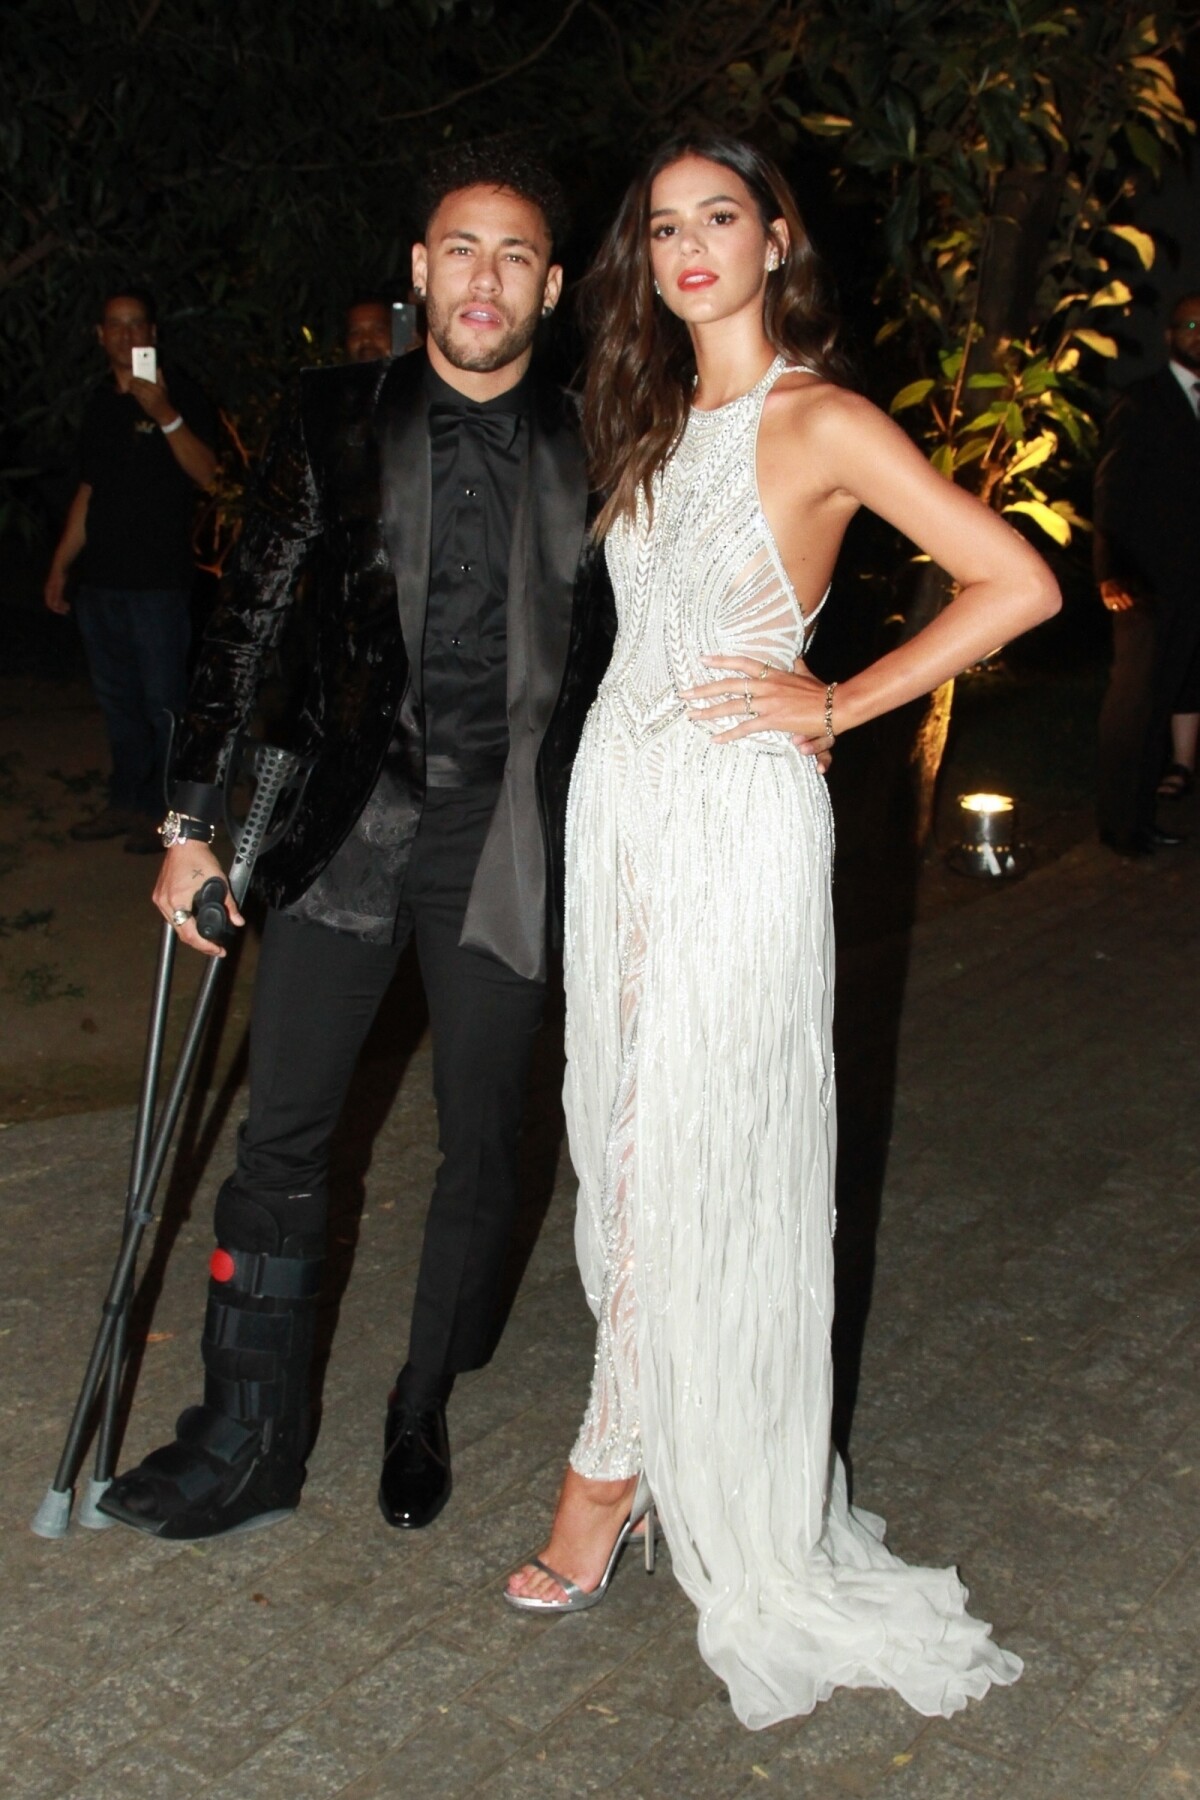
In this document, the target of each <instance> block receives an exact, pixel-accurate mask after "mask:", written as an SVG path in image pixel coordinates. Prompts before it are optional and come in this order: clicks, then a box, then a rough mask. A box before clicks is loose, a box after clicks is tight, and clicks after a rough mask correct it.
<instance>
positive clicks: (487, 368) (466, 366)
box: [425, 295, 539, 375]
mask: <svg viewBox="0 0 1200 1800" xmlns="http://www.w3.org/2000/svg"><path fill="white" fill-rule="evenodd" d="M538 316H539V315H538V314H537V313H534V314H533V315H532V317H530V318H528V319H520V320H518V321H517V323H516V324H515V325H510V326H509V328H508V330H507V331H506V332H505V333H504V335H503V337H501V339H500V341H499V343H496V344H493V345H492V346H491V347H490V349H486V350H483V349H481V350H474V351H473V350H471V349H470V348H469V347H466V346H463V345H460V344H456V343H455V342H454V341H453V340H452V338H451V336H450V327H451V326H452V325H453V323H454V314H453V313H450V314H449V315H447V314H445V313H443V312H442V311H441V309H440V308H439V306H438V305H437V302H436V301H435V300H434V298H433V296H432V295H427V296H426V300H425V324H426V327H427V329H428V331H429V335H430V337H431V338H432V339H433V341H434V343H435V344H436V345H437V347H438V349H439V350H440V351H441V353H442V355H443V356H444V357H445V359H446V361H447V362H448V363H450V364H451V366H452V367H453V368H455V369H463V370H466V371H467V372H468V373H470V374H472V375H490V374H491V373H492V371H493V370H495V369H504V368H507V366H508V364H509V363H514V362H516V360H517V358H518V357H520V356H523V355H524V354H525V352H526V350H528V348H529V346H530V344H532V342H533V339H534V333H535V332H536V331H537V328H538Z"/></svg>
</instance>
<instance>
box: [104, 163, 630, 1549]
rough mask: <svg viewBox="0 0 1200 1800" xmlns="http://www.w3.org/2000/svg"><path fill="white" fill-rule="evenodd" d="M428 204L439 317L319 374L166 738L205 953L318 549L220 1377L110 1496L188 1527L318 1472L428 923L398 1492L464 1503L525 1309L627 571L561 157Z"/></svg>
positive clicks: (392, 1482) (481, 174)
mask: <svg viewBox="0 0 1200 1800" xmlns="http://www.w3.org/2000/svg"><path fill="white" fill-rule="evenodd" d="M423 212H424V219H425V233H424V241H423V242H422V243H420V244H418V245H417V246H416V247H415V249H414V252H413V271H414V281H415V284H416V287H417V289H418V291H419V292H421V294H422V297H423V298H424V300H425V303H426V311H427V319H428V333H429V340H428V344H427V347H426V350H425V351H424V352H416V353H414V354H412V355H409V356H403V357H397V358H396V359H394V360H393V361H390V362H364V363H357V364H350V365H348V366H343V367H340V368H336V369H323V370H316V371H310V372H308V373H307V374H305V375H304V376H303V377H302V379H301V382H300V391H299V396H298V401H297V404H296V406H295V408H294V410H293V413H292V415H291V416H290V418H288V419H287V420H286V421H285V423H284V424H283V426H282V427H281V429H280V431H279V433H278V434H277V439H276V442H275V445H274V449H273V454H272V456H271V457H270V459H269V464H268V467H267V469H266V470H265V472H264V478H263V482H262V486H261V493H260V496H259V500H258V505H257V508H256V510H255V511H254V513H253V515H252V517H251V519H250V520H249V521H248V523H247V528H246V532H245V535H244V539H243V543H242V546H241V549H240V556H239V564H238V569H237V571H236V573H235V575H234V577H233V579H232V582H231V585H230V588H229V590H228V592H227V594H226V596H225V598H224V602H223V605H222V606H221V608H220V609H219V611H218V613H217V616H216V617H215V618H214V620H213V623H212V625H211V627H210V630H209V633H208V636H207V639H206V644H205V648H204V651H203V653H202V656H201V660H200V664H199V667H198V671H197V675H196V679H195V682H194V685H193V688H192V693H191V697H190V703H189V709H188V712H187V715H186V717H185V719H184V721H183V725H182V730H181V732H180V736H179V741H178V746H177V752H176V757H175V762H174V766H173V774H174V776H175V778H176V779H175V785H174V788H173V790H172V792H173V804H174V811H173V813H172V814H170V815H168V824H167V830H166V835H167V836H168V837H170V836H172V835H173V834H174V833H176V832H178V833H179V838H178V841H176V842H175V843H174V845H173V847H170V848H168V850H167V853H166V856H165V859H164V866H163V871H162V875H161V877H160V880H159V883H158V886H157V888H156V890H155V901H156V904H157V905H158V907H159V910H160V911H161V912H162V913H163V914H164V916H165V917H167V918H169V919H171V920H172V922H173V923H175V924H176V926H177V929H178V931H179V936H180V939H181V940H182V941H183V942H185V943H187V944H190V945H191V946H192V947H193V948H195V949H198V950H204V949H209V950H210V953H211V946H206V945H205V944H204V943H203V941H202V940H201V939H200V938H199V937H198V936H197V934H196V931H195V927H194V925H193V924H192V923H191V922H190V919H189V917H188V908H189V906H190V903H191V898H192V896H193V894H194V892H195V890H196V888H197V887H198V886H199V885H200V883H201V882H202V881H203V880H205V879H206V878H207V877H208V876H209V875H211V874H212V873H213V872H214V871H215V870H216V868H217V865H216V862H215V860H214V858H213V856H212V853H211V851H210V850H209V849H208V848H207V844H208V842H209V841H211V836H212V831H211V820H212V819H213V818H214V816H215V803H216V796H217V788H216V786H215V783H216V781H217V778H218V776H219V773H220V768H221V762H222V757H223V755H224V754H225V753H226V750H225V747H226V745H227V743H228V738H229V733H230V731H231V729H232V728H235V727H237V726H239V725H240V724H241V723H242V722H243V721H244V720H245V719H246V717H247V716H248V714H249V712H250V709H251V707H252V704H253V700H254V695H255V691H256V687H257V683H258V680H259V676H260V673H261V670H262V666H263V661H264V658H265V656H266V654H267V651H268V649H269V648H270V646H271V645H272V644H273V643H274V641H275V640H276V638H277V636H278V634H279V629H280V626H281V623H282V621H283V619H284V616H285V614H286V612H287V610H288V607H289V604H290V603H291V601H292V598H293V595H294V593H295V590H296V584H297V581H298V579H299V576H300V574H301V572H302V571H303V570H307V571H308V582H309V586H310V589H311V592H312V593H313V594H315V595H316V596H317V599H318V605H317V613H316V618H315V627H314V628H315V643H316V648H315V653H314V656H313V659H312V661H313V665H314V666H313V668H312V671H311V681H310V685H309V691H308V695H307V698H306V699H305V701H304V703H303V705H302V706H301V707H300V708H299V711H298V716H297V718H296V719H295V721H294V723H295V727H296V730H295V746H296V747H299V748H303V749H304V750H306V751H308V752H309V753H311V754H313V755H314V756H315V763H314V766H313V769H312V773H311V775H310V777H309V780H308V785H307V787H306V789H305V792H304V797H303V801H302V804H301V806H300V808H299V810H298V813H297V816H296V819H295V821H294V824H293V826H292V828H291V829H290V831H289V833H288V836H287V838H286V840H285V841H284V843H283V844H282V845H281V846H280V847H279V848H277V849H276V850H275V851H273V852H272V853H271V854H269V855H267V856H266V857H264V858H263V860H262V861H261V863H260V865H259V875H260V886H261V889H262V892H263V893H264V895H265V897H266V899H267V900H268V902H269V904H270V912H269V914H268V919H267V924H266V929H265V932H264V936H263V945H262V954H261V960H260V964H259V971H258V978H257V983H256V988H255V997H254V1009H253V1016H252V1022H251V1063H250V1111H249V1116H248V1118H247V1119H246V1121H245V1123H244V1124H243V1126H242V1129H241V1134H240V1141H239V1148H238V1158H237V1168H236V1170H235V1172H234V1174H233V1175H232V1176H231V1177H230V1178H229V1179H228V1180H227V1181H226V1182H225V1184H224V1186H223V1187H222V1188H221V1190H220V1193H219V1195H218V1198H217V1204H216V1215H215V1221H214V1224H215V1231H216V1237H217V1249H216V1251H215V1252H214V1254H213V1259H212V1263H211V1265H210V1273H211V1280H210V1283H209V1301H208V1313H207V1317H206V1321H205V1327H204V1335H203V1339H202V1345H201V1348H202V1353H203V1359H204V1366H205V1389H204V1402H203V1404H202V1405H200V1406H196V1407H191V1408H189V1409H188V1411H187V1412H185V1413H184V1414H183V1415H182V1417H181V1418H180V1420H179V1422H178V1425H177V1427H176V1438H175V1441H174V1442H173V1443H170V1444H168V1445H166V1446H164V1447H163V1448H162V1449H159V1450H157V1451H155V1452H154V1453H153V1454H152V1455H151V1456H149V1457H148V1458H147V1459H146V1461H145V1462H144V1463H142V1464H140V1465H139V1466H138V1467H137V1468H136V1469H133V1470H132V1471H130V1472H129V1473H127V1474H125V1475H122V1476H119V1477H118V1478H117V1479H116V1481H115V1482H114V1483H113V1484H112V1486H111V1487H110V1488H109V1490H108V1492H107V1494H106V1495H105V1497H104V1500H103V1509H104V1511H105V1512H107V1513H108V1514H110V1516H112V1517H113V1518H115V1519H118V1520H120V1521H122V1522H123V1523H125V1524H128V1525H133V1526H135V1527H137V1528H139V1529H141V1530H144V1531H148V1532H151V1533H154V1534H157V1535H160V1536H162V1537H166V1538H172V1539H176V1540H184V1541H190V1540H193V1539H198V1538H206V1537H215V1536H219V1535H221V1534H222V1533H224V1532H227V1531H230V1530H239V1529H246V1528H248V1527H251V1526H255V1525H263V1524H269V1523H272V1522H273V1521H274V1520H275V1519H276V1518H279V1517H282V1516H285V1515H286V1514H287V1513H288V1512H290V1511H291V1510H292V1509H293V1508H294V1507H295V1506H296V1504H297V1501H298V1499H299V1495H300V1489H301V1486H302V1483H303V1479H304V1460H305V1456H306V1454H307V1452H308V1448H309V1422H308V1383H309V1365H310V1360H311V1348H312V1336H313V1312H314V1308H315V1305H316V1300H317V1296H318V1293H319V1290H320V1281H321V1269H322V1260H323V1257H324V1243H325V1229H326V1201H327V1195H326V1186H327V1162H328V1148H329V1142H330V1138H331V1135H332V1132H333V1129H334V1126H335V1124H336V1121H337V1118H338V1114H339V1112H340V1110H341V1106H342V1102H343V1099H344V1096H345V1093H346V1090H347V1087H348V1085H349V1081H350V1077H351V1074H352V1071H353V1068H354V1064H355V1061H356V1059H357V1056H358V1052H359V1049H360V1047H361V1045H362V1042H363V1039H364V1037H365V1036H366V1033H367V1030H368V1028H369V1026H370V1023H371V1020H372V1018H373V1017H374V1014H375V1012H376V1009H377V1007H378V1005H379V1002H380V1000H381V999H382V997H383V994H384V992H385V990H386V988H387V986H388V984H389V982H390V981H391V978H392V975H393V973H394V971H395V968H396V964H397V962H398V960H399V957H400V954H401V951H402V949H403V947H404V945H405V944H406V942H407V941H408V939H409V938H410V937H414V938H415V941H416V948H417V953H418V957H419V960H420V964H421V970H422V975H423V979H424V984H425V990H426V995H427V998H428V1002H429V1009H430V1017H431V1023H432V1028H433V1041H434V1087H435V1096H436V1101H437V1109H438V1124H439V1140H440V1148H441V1150H442V1153H443V1161H442V1164H441V1167H440V1169H439V1171H438V1175H437V1179H436V1183H435V1187H434V1192H433V1198H432V1202H431V1205H430V1211H429V1216H428V1220H427V1224H426V1230H425V1239H424V1245H423V1251H422V1258H421V1265H420V1273H419V1277H418V1282H417V1291H416V1299H415V1303H414V1308H413V1318H412V1332H411V1338H410V1344H409V1355H408V1360H407V1362H406V1363H405V1365H404V1367H403V1369H402V1370H401V1372H400V1375H399V1376H398V1378H397V1381H396V1385H395V1387H394V1389H393V1391H392V1393H391V1394H390V1395H389V1399H388V1408H387V1417H386V1425H385V1436H384V1443H385V1454H384V1462H383V1470H382V1475H381V1481H380V1493H379V1499H380V1505H381V1508H382V1511H383V1514H384V1517H385V1518H386V1519H387V1520H388V1522H389V1524H392V1525H397V1526H406V1527H419V1526H423V1525H426V1524H428V1523H429V1522H430V1521H431V1520H432V1519H433V1518H434V1517H435V1516H436V1515H437V1513H438V1512H439V1511H440V1510H441V1508H442V1506H443V1505H444V1504H445V1501H446V1499H447V1497H448V1495H449V1491H450V1455H449V1445H448V1439H447V1433H446V1401H447V1399H448V1397H449V1393H450V1389H451V1386H452V1384H453V1381H454V1377H455V1375H456V1374H457V1373H458V1372H459V1371H460V1370H465V1369H473V1368H478V1367H480V1366H481V1365H482V1364H484V1363H486V1362H487V1361H488V1359H489V1358H490V1356H491V1354H492V1351H493V1348H494V1344H495V1338H496V1334H497V1330H498V1320H497V1301H498V1288H499V1285H500V1278H501V1273H502V1268H503V1264H504V1260H505V1254H506V1250H507V1245H508V1239H509V1232H510V1224H511V1220H512V1216H513V1211H514V1207H515V1202H516V1186H517V1184H516V1158H517V1138H518V1131H519V1125H520V1118H521V1111H522V1106H523V1101H524V1092H525V1085H526V1078H527V1071H528V1064H529V1057H530V1050H531V1046H532V1040H533V1036H534V1033H535V1031H536V1029H537V1026H538V1023H539V1020H540V1016H541V1012H542V1002H543V995H544V990H545V982H546V973H547V938H548V934H550V935H552V933H553V926H554V919H555V917H556V913H557V881H558V866H559V860H560V849H559V845H560V835H561V816H562V812H563V806H564V800H565V791H566V783H567V777H568V774H569V768H570V762H571V759H572V757H573V755H574V749H575V745H576V742H577V740H578V733H579V730H580V728H581V726H582V719H583V714H584V712H585V711H586V708H587V705H588V704H589V703H590V699H591V696H592V694H593V693H594V691H595V686H596V683H597V681H598V679H599V675H600V673H601V672H602V670H603V666H604V662H605V661H606V659H607V653H608V649H609V647H610V644H611V627H610V618H609V613H610V607H611V596H610V595H609V594H608V593H607V590H606V588H605V587H604V585H603V582H602V580H601V579H600V578H599V576H598V575H597V578H596V580H595V581H594V582H593V581H592V573H593V570H594V568H595V564H594V563H593V560H592V559H591V558H589V557H585V556H584V549H585V532H586V523H587V481H586V475H585V467H584V458H583V451H582V447H581V444H580V440H579V435H578V430H577V427H576V424H575V420H574V415H573V412H572V410H571V408H570V407H569V405H568V403H567V402H566V400H565V397H564V396H563V395H562V394H561V393H560V392H559V391H558V390H557V389H554V388H553V387H548V386H546V385H545V384H544V383H543V382H540V381H539V379H538V375H537V371H536V368H532V367H531V360H532V351H533V340H534V336H535V333H536V329H537V326H538V323H539V320H540V319H541V318H542V317H543V316H546V315H548V314H549V313H550V312H551V311H552V310H553V308H554V306H555V304H556V303H557V301H558V298H559V294H560V290H561V283H562V272H561V269H560V268H559V267H558V266H557V264H555V263H554V261H553V260H552V256H553V244H554V240H555V236H556V234H557V232H558V230H559V229H560V221H561V200H560V196H559V194H558V190H557V189H556V187H555V186H554V184H553V183H552V182H551V181H550V179H549V178H548V177H547V176H546V175H545V173H544V172H543V171H541V170H539V169H538V168H537V167H536V166H535V165H533V164H531V163H529V162H528V161H526V160H525V159H523V158H521V157H517V156H513V155H509V154H508V153H505V152H492V151H490V150H487V149H480V150H473V149H471V148H470V147H467V148H466V149H465V150H463V151H459V152H457V153H455V154H453V155H452V156H451V157H450V158H449V159H448V160H445V161H443V163H442V164H441V166H440V167H439V168H437V169H436V170H435V171H434V172H433V175H432V177H431V181H430V184H429V189H428V193H427V196H426V198H425V203H424V209H423ZM230 913H231V917H232V918H233V919H234V922H235V923H240V922H241V921H240V919H239V918H238V916H237V915H236V913H235V912H234V911H233V908H232V905H231V906H230Z"/></svg>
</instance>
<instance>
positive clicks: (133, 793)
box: [45, 287, 217, 852]
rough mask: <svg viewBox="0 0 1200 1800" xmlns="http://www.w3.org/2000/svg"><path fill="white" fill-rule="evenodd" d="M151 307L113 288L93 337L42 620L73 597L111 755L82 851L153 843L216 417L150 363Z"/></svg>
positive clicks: (189, 389) (77, 829)
mask: <svg viewBox="0 0 1200 1800" xmlns="http://www.w3.org/2000/svg"><path fill="white" fill-rule="evenodd" d="M156 330H157V328H156V321H155V306H154V300H153V297H152V296H151V295H150V294H149V293H147V292H145V291H144V290H143V289H141V288H137V287H126V288H121V289H118V290H117V291H116V292H114V293H111V294H109V295H108V296H107V297H106V298H105V300H104V303H103V306H102V308H101V316H100V321H99V323H98V324H97V326H96V338H97V342H98V343H99V345H100V348H101V349H102V350H103V352H104V354H105V356H106V357H107V359H108V368H109V373H108V377H107V378H106V379H105V380H104V381H102V382H101V383H100V384H99V385H98V386H97V388H96V389H95V391H94V392H93V394H92V395H91V397H90V398H89V400H88V403H87V406H86V409H85V411H84V416H83V429H82V434H81V442H80V481H79V486H78V487H77V489H76V491H75V497H74V499H73V500H72V502H71V505H70V509H69V511H68V513H67V520H66V524H65V526H64V528H63V533H62V537H61V538H60V539H59V542H58V547H57V548H56V550H55V552H54V557H53V560H52V562H51V564H50V572H49V574H48V576H47V578H46V586H45V601H46V605H47V606H48V607H49V609H50V611H51V612H54V613H67V612H70V611H71V602H69V601H68V599H67V594H66V589H67V576H68V573H69V572H74V573H76V574H78V575H79V577H80V586H79V588H78V590H77V592H76V594H75V597H74V610H75V617H76V621H77V623H78V625H79V633H80V636H81V637H82V639H83V645H84V650H85V652H86V655H87V660H88V672H89V674H90V675H91V678H92V686H93V688H94V690H95V694H96V698H97V700H98V701H99V703H100V708H101V711H102V712H103V714H104V723H105V728H106V731H107V733H108V741H109V751H110V754H111V757H112V779H111V782H110V786H109V797H108V804H107V805H106V806H105V807H104V809H103V810H102V811H101V812H99V813H97V814H96V815H95V816H94V817H93V818H90V819H83V820H80V822H79V823H78V824H76V825H74V826H73V827H72V828H71V836H72V837H73V838H75V839H76V840H78V841H81V842H84V843H87V842H92V841H95V840H98V839H101V838H112V837H122V836H123V837H124V838H125V848H126V850H130V851H134V852H148V851H154V850H158V849H161V843H160V841H159V837H158V834H157V829H156V828H157V824H158V820H159V818H160V817H161V815H162V794H163V775H164V770H165V762H166V751H167V743H168V739H169V735H170V715H171V714H172V713H177V712H179V711H181V710H182V707H183V702H184V699H185V697H186V694H187V651H188V638H189V632H190V626H189V608H190V599H191V587H192V579H193V575H194V560H193V556H192V547H191V536H192V519H193V515H194V512H195V502H196V491H197V489H198V488H205V487H207V486H208V485H209V483H210V482H211V481H212V479H213V476H214V475H215V473H216V468H217V459H216V455H215V453H214V450H213V445H214V443H215V442H216V419H215V416H214V414H213V410H212V408H211V406H210V405H209V403H208V401H207V400H206V399H205V397H204V395H203V394H202V393H201V392H200V389H199V388H198V387H197V386H196V385H195V383H194V382H192V381H189V380H188V378H187V377H186V376H185V375H184V374H182V373H181V372H180V371H178V370H173V371H172V373H171V377H170V381H169V383H168V380H167V378H166V376H165V375H164V373H163V371H162V369H161V368H160V367H159V366H158V360H157V351H156V346H155V338H156Z"/></svg>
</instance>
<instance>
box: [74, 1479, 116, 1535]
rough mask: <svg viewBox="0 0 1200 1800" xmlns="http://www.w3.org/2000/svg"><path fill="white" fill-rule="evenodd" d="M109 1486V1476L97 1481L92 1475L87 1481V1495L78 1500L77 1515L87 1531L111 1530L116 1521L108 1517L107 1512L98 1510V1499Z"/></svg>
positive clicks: (110, 1480) (110, 1484)
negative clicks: (104, 1479) (105, 1479)
mask: <svg viewBox="0 0 1200 1800" xmlns="http://www.w3.org/2000/svg"><path fill="white" fill-rule="evenodd" d="M111 1486H112V1477H111V1476H110V1477H109V1478H108V1480H107V1481H97V1480H96V1478H95V1476H94V1475H93V1477H92V1479H91V1480H90V1481H89V1482H88V1491H87V1497H86V1498H85V1499H84V1500H82V1501H81V1502H80V1505H79V1514H78V1517H79V1523H80V1524H81V1525H85V1526H86V1527H87V1529H88V1530H89V1531H111V1529H112V1527H113V1526H114V1525H115V1524H116V1522H117V1521H116V1520H115V1519H110V1518H109V1517H108V1515H107V1513H102V1512H101V1511H100V1501H101V1500H102V1499H103V1498H104V1495H105V1494H106V1493H107V1492H108V1489H109V1488H110V1487H111Z"/></svg>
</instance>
